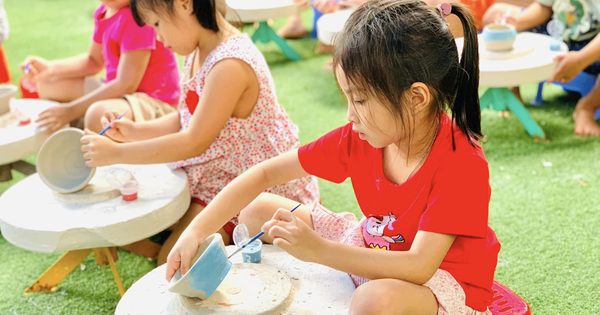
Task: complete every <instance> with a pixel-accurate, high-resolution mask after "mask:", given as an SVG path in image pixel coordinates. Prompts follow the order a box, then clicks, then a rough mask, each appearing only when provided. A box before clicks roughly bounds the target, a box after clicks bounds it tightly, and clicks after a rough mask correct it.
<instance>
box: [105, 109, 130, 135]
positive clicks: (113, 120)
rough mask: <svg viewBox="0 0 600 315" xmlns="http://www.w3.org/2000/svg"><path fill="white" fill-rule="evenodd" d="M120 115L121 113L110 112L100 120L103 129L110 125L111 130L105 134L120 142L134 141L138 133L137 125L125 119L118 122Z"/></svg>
mask: <svg viewBox="0 0 600 315" xmlns="http://www.w3.org/2000/svg"><path fill="white" fill-rule="evenodd" d="M119 115H120V113H117V112H114V111H109V112H106V113H105V114H104V116H102V118H100V123H101V124H102V129H104V128H106V127H108V126H109V125H110V129H108V130H106V133H104V134H105V135H107V136H108V137H110V138H111V139H113V140H115V141H119V142H129V141H133V140H134V139H135V134H136V131H137V128H136V126H137V125H136V123H135V122H133V121H131V120H129V119H127V118H125V117H123V118H121V119H119V120H117V117H119Z"/></svg>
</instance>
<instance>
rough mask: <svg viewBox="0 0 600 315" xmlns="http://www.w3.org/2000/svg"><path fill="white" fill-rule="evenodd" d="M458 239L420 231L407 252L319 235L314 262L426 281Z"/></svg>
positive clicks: (374, 275) (359, 272)
mask: <svg viewBox="0 0 600 315" xmlns="http://www.w3.org/2000/svg"><path fill="white" fill-rule="evenodd" d="M455 238H456V235H447V234H438V233H432V232H425V231H418V232H417V235H416V236H415V240H414V242H413V244H412V246H411V248H410V250H408V251H385V250H373V249H370V248H361V247H356V246H351V245H344V244H340V243H338V242H334V241H330V240H325V239H323V238H320V240H321V242H322V243H321V244H315V248H317V249H319V251H318V253H317V255H316V256H315V258H316V259H314V262H316V263H319V264H322V265H325V266H329V267H331V268H334V269H337V270H340V271H343V272H347V273H351V274H353V275H356V276H359V277H363V278H367V279H371V280H374V279H384V278H391V279H399V280H404V281H408V282H412V283H415V284H423V283H425V282H427V281H429V279H431V277H433V274H434V273H435V272H436V271H437V270H438V268H439V267H440V264H441V263H442V260H444V257H445V256H446V253H448V250H449V249H450V246H452V243H453V242H454V239H455ZM283 249H285V248H283Z"/></svg>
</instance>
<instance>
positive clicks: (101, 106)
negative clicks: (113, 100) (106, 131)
mask: <svg viewBox="0 0 600 315" xmlns="http://www.w3.org/2000/svg"><path fill="white" fill-rule="evenodd" d="M106 105H107V101H99V102H95V103H93V104H92V105H91V106H90V107H89V108H88V109H87V111H86V112H85V118H84V125H85V128H87V129H89V130H91V131H93V132H100V131H102V122H101V121H100V120H101V119H102V116H104V113H106V110H107V106H106Z"/></svg>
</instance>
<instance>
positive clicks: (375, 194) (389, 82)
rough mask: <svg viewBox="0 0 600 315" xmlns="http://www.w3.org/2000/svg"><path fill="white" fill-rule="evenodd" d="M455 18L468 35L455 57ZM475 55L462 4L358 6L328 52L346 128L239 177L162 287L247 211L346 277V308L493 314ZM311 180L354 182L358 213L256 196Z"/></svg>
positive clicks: (181, 251)
mask: <svg viewBox="0 0 600 315" xmlns="http://www.w3.org/2000/svg"><path fill="white" fill-rule="evenodd" d="M450 13H452V14H455V15H456V16H457V17H458V18H459V19H460V21H461V23H462V25H463V31H464V34H465V43H466V45H465V49H464V51H463V52H462V55H461V56H460V62H459V56H458V51H457V47H456V44H455V41H454V38H453V37H452V34H451V33H450V30H449V28H448V26H447V24H446V22H445V20H444V18H445V17H446V16H447V15H449V14H450ZM477 47H478V44H477V29H476V27H475V24H474V22H473V17H472V16H471V14H470V13H469V11H468V9H467V8H466V7H464V6H462V5H460V4H452V5H450V4H441V5H439V6H438V7H437V8H431V7H428V6H427V5H426V4H425V3H423V2H421V1H412V0H382V1H372V2H367V3H365V4H364V5H363V6H361V7H359V8H358V9H357V10H356V11H355V12H354V13H353V14H352V15H351V16H350V18H349V20H348V21H347V23H346V24H345V27H344V30H343V31H342V32H341V34H340V35H339V38H338V39H337V42H336V47H335V53H334V69H335V73H336V77H337V80H338V83H339V86H340V88H341V90H343V92H344V94H345V95H346V97H347V98H348V114H347V118H348V121H349V123H348V124H347V125H345V126H342V127H340V128H338V129H335V130H333V131H331V132H330V133H328V134H326V135H324V136H323V137H321V138H320V139H318V140H316V141H314V142H312V143H309V144H307V145H305V146H303V147H301V148H300V149H298V150H292V151H289V152H287V153H284V154H282V155H280V156H277V157H275V158H272V159H270V160H267V161H265V162H262V163H260V164H258V165H257V166H254V167H252V168H251V169H249V170H248V171H247V172H245V173H244V174H242V175H240V176H239V177H237V178H236V179H235V180H233V181H232V182H231V183H230V184H229V185H228V186H227V187H225V189H223V190H222V191H221V192H220V193H219V194H218V195H217V196H216V198H215V199H213V201H212V202H211V203H210V204H209V205H208V206H207V207H206V208H205V209H204V210H203V211H202V212H201V213H200V214H199V215H198V216H197V217H196V218H195V219H194V220H193V222H192V223H191V224H190V225H189V227H188V228H187V229H186V231H185V232H184V233H183V234H182V236H181V238H180V239H179V240H178V242H177V244H175V246H174V248H173V250H172V251H171V253H170V254H169V257H168V259H167V279H168V280H170V278H171V277H172V276H173V274H174V273H175V271H176V270H177V269H180V268H181V271H182V273H186V272H187V271H188V270H189V267H190V261H191V259H192V257H193V256H194V255H195V254H196V251H197V249H198V247H199V246H200V244H201V243H202V241H204V240H205V239H206V237H208V236H209V235H210V234H212V233H214V232H215V231H216V230H217V229H218V228H219V227H221V226H222V225H223V224H224V223H225V222H227V220H228V219H229V218H230V217H231V216H233V215H235V214H237V213H238V212H240V211H241V213H240V218H239V219H240V222H242V223H246V225H247V226H248V228H249V230H250V232H251V234H255V233H257V232H259V230H261V229H262V231H264V232H265V235H264V237H263V238H262V240H263V241H264V242H268V243H273V244H274V245H276V246H278V247H280V248H282V249H284V250H286V251H287V252H288V253H289V254H291V255H293V256H295V257H296V258H298V259H301V260H304V261H309V262H315V263H320V264H323V265H327V266H329V267H332V268H335V269H338V270H341V271H345V272H347V273H349V274H350V275H351V277H352V279H353V280H354V283H355V284H356V285H357V289H356V291H355V292H354V294H353V296H352V302H351V304H350V313H352V314H490V312H489V310H488V306H489V305H490V299H491V298H492V295H493V293H492V290H491V287H492V282H493V277H494V271H495V268H496V262H497V257H498V251H499V250H500V244H499V242H498V240H497V238H496V236H495V234H494V232H493V231H492V230H491V229H490V228H489V226H488V206H489V200H490V193H491V191H490V185H489V169H488V164H487V161H486V159H485V155H484V154H483V151H482V149H481V147H480V146H479V144H478V143H477V141H478V140H480V139H481V138H482V134H481V126H480V109H479V99H478V94H477V92H478V85H479V68H478V64H479V56H478V51H477ZM447 113H448V114H447ZM308 174H313V175H316V176H318V177H321V178H323V179H326V180H329V181H333V182H336V183H340V182H342V181H344V180H345V179H346V178H350V179H351V181H352V185H353V188H354V192H355V194H356V199H357V201H358V204H359V206H360V208H361V210H362V212H363V214H364V215H365V217H364V218H363V219H362V220H361V221H358V220H356V218H355V217H354V216H353V215H351V214H349V213H342V214H335V213H333V212H330V211H328V210H327V209H325V208H324V207H323V206H321V205H319V204H312V205H303V206H301V207H300V208H299V209H298V210H297V211H295V212H294V213H293V214H292V213H290V212H289V209H291V208H292V207H294V206H295V205H296V204H297V203H296V202H294V201H291V200H288V199H285V198H283V197H280V196H275V195H268V194H261V192H262V191H264V190H265V189H266V188H268V187H270V186H273V185H277V184H280V183H284V182H287V181H290V180H292V179H296V178H301V177H303V176H306V175H308ZM259 195H260V196H259ZM258 196H259V197H258ZM257 197H258V198H257ZM265 222H266V223H265ZM374 249H378V250H374Z"/></svg>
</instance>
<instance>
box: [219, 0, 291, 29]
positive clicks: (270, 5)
mask: <svg viewBox="0 0 600 315" xmlns="http://www.w3.org/2000/svg"><path fill="white" fill-rule="evenodd" d="M226 2H227V6H229V8H231V9H232V10H233V11H235V13H237V16H236V14H234V13H233V12H227V14H226V16H225V17H226V19H227V20H229V21H239V20H241V22H244V23H250V22H262V21H266V20H268V19H277V18H286V17H289V16H292V15H294V14H296V13H298V12H300V10H301V8H299V7H298V6H297V5H296V4H294V2H292V0H226ZM228 11H231V10H228Z"/></svg>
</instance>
